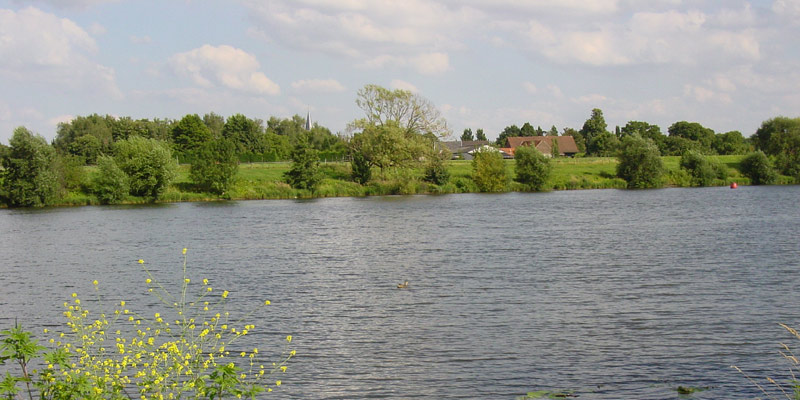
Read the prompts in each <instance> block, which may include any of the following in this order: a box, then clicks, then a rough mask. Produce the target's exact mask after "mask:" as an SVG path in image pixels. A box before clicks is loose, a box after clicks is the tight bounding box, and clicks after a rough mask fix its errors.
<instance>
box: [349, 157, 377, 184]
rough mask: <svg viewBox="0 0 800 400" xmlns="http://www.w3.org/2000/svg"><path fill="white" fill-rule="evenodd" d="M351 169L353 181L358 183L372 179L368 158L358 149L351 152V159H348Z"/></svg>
mask: <svg viewBox="0 0 800 400" xmlns="http://www.w3.org/2000/svg"><path fill="white" fill-rule="evenodd" d="M350 166H351V167H352V170H353V181H355V182H356V183H358V184H361V185H363V184H365V183H367V182H369V180H370V179H372V169H371V167H370V162H369V160H368V159H367V158H366V157H364V154H363V153H361V152H360V151H354V152H353V159H352V160H351V161H350Z"/></svg>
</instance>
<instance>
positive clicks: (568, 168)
mask: <svg viewBox="0 0 800 400" xmlns="http://www.w3.org/2000/svg"><path fill="white" fill-rule="evenodd" d="M743 157H744V156H713V157H712V158H715V159H717V160H718V161H719V162H720V163H722V164H723V165H725V166H726V167H727V168H728V178H727V179H725V180H717V181H715V182H714V184H715V185H718V186H726V185H729V184H730V183H732V182H737V183H739V184H740V185H747V184H749V183H750V182H749V179H747V178H746V177H744V176H742V175H741V173H739V163H740V162H741V160H742V158H743ZM662 160H663V161H664V165H665V167H666V169H667V173H666V174H665V177H664V182H663V184H664V186H665V187H688V186H691V182H690V178H689V176H688V174H687V173H686V171H683V170H681V169H680V167H679V165H678V163H679V161H680V157H662ZM505 162H506V167H507V170H508V172H509V174H510V175H511V177H512V179H513V176H514V160H505ZM552 164H553V171H552V173H551V177H550V183H549V185H548V186H549V187H551V188H552V189H553V190H576V189H610V188H624V187H625V181H624V180H622V179H620V178H617V177H616V166H617V159H616V158H611V157H586V158H557V159H554V160H552ZM290 165H291V164H290V163H289V162H278V163H248V164H241V165H240V166H239V173H238V175H237V181H236V184H235V185H234V187H233V188H232V189H231V190H230V191H229V192H228V193H226V194H225V195H223V196H217V195H214V194H211V193H199V192H197V191H195V190H194V188H193V185H192V183H191V181H190V180H189V167H188V165H181V166H180V167H179V169H178V176H177V178H176V179H175V180H174V181H173V183H172V184H171V185H170V187H169V189H168V190H167V191H166V192H165V193H164V195H163V197H162V198H161V199H160V200H159V201H160V202H183V201H215V200H255V199H293V198H311V197H357V196H376V195H410V194H448V193H471V192H477V191H478V189H477V187H476V186H475V184H474V183H473V182H472V163H471V162H470V161H460V160H454V161H448V162H447V163H446V166H447V169H448V171H449V172H450V181H449V182H448V183H447V184H445V185H441V186H439V185H434V184H431V183H427V182H423V181H422V173H423V171H422V170H411V171H409V170H389V171H383V172H381V171H379V170H377V169H376V170H374V171H373V180H372V181H370V182H369V183H367V184H366V185H359V184H357V183H355V182H352V181H351V180H350V164H348V163H323V164H322V171H323V173H324V175H325V179H323V181H322V183H321V185H320V186H319V187H318V188H317V191H316V192H314V193H312V192H310V191H307V190H297V189H292V188H291V187H290V186H289V185H288V184H287V183H285V182H284V181H283V174H284V172H286V171H288V170H289V167H290ZM86 172H87V175H88V174H89V173H91V172H92V171H91V168H89V169H88V170H87V171H86ZM779 183H782V184H786V183H791V179H790V178H788V177H781V178H780V179H779ZM509 190H510V191H518V190H520V186H519V185H518V184H517V183H516V182H513V180H512V181H511V183H510V185H509ZM62 200H63V201H61V202H59V205H89V204H98V203H99V202H98V200H97V199H96V198H95V197H94V196H92V195H89V194H85V193H81V192H77V191H76V192H70V193H68V194H67V195H66V196H65V197H64V198H63V199H62ZM146 202H147V200H146V199H143V198H137V197H129V198H127V199H126V200H125V202H124V203H126V204H138V203H146Z"/></svg>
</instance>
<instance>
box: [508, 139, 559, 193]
mask: <svg viewBox="0 0 800 400" xmlns="http://www.w3.org/2000/svg"><path fill="white" fill-rule="evenodd" d="M553 142H554V143H555V140H554V141H553ZM514 162H515V172H516V175H517V176H516V178H515V180H516V181H517V182H519V183H520V184H522V187H523V190H534V191H541V190H545V189H547V182H548V179H549V178H550V171H552V166H551V165H550V159H549V158H547V157H546V156H545V155H544V154H542V153H541V152H539V150H536V149H535V148H533V147H531V146H522V147H519V148H517V150H516V152H515V153H514Z"/></svg>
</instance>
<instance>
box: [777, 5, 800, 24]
mask: <svg viewBox="0 0 800 400" xmlns="http://www.w3.org/2000/svg"><path fill="white" fill-rule="evenodd" d="M772 11H773V12H775V14H778V15H779V16H782V17H785V18H787V19H789V20H792V21H794V23H795V24H797V23H798V19H800V1H798V0H775V1H774V2H773V3H772Z"/></svg>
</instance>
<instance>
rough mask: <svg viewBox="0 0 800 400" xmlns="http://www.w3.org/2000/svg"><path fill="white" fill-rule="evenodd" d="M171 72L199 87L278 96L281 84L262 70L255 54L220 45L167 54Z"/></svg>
mask: <svg viewBox="0 0 800 400" xmlns="http://www.w3.org/2000/svg"><path fill="white" fill-rule="evenodd" d="M168 63H169V65H170V66H171V67H172V69H173V71H174V72H175V73H176V74H178V75H180V76H184V77H187V78H189V79H190V80H191V81H192V82H193V83H194V84H196V85H199V86H201V87H206V88H210V87H216V86H223V87H225V88H228V89H234V90H237V91H242V92H251V93H258V94H270V95H277V94H279V93H280V87H279V86H278V85H277V84H276V83H275V82H273V81H271V80H270V79H269V78H267V76H266V75H264V73H263V72H261V71H259V69H260V68H261V64H260V63H259V62H258V60H257V59H256V57H255V56H253V55H252V54H250V53H247V52H246V51H244V50H242V49H237V48H235V47H231V46H227V45H222V46H216V47H215V46H211V45H207V44H206V45H203V46H202V47H199V48H196V49H194V50H190V51H187V52H184V53H178V54H175V55H173V56H172V57H170V59H169V61H168Z"/></svg>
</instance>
